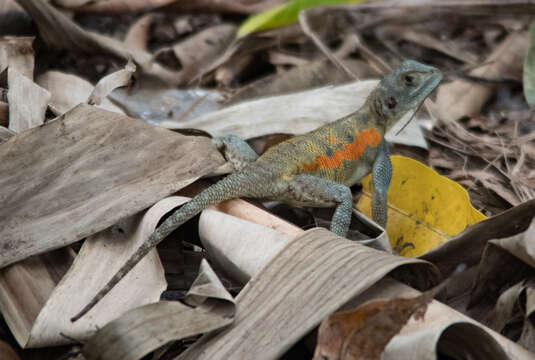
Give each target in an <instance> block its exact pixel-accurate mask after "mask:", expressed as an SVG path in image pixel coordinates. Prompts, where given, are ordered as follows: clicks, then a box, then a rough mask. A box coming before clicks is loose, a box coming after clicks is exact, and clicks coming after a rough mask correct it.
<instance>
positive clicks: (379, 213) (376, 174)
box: [372, 140, 392, 228]
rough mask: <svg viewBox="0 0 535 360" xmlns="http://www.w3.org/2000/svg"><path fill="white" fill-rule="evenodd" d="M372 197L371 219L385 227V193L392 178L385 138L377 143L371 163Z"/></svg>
mask: <svg viewBox="0 0 535 360" xmlns="http://www.w3.org/2000/svg"><path fill="white" fill-rule="evenodd" d="M372 176H373V197H372V219H373V221H375V222H376V223H378V224H379V225H381V226H382V227H383V228H385V227H386V216H387V205H386V200H387V194H388V187H389V186H390V180H391V179H392V163H391V162H390V151H389V150H388V144H387V142H386V141H385V140H383V141H382V142H381V144H379V153H378V154H377V158H376V159H375V162H374V164H373V170H372Z"/></svg>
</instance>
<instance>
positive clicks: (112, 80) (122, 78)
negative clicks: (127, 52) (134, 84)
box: [87, 60, 136, 105]
mask: <svg viewBox="0 0 535 360" xmlns="http://www.w3.org/2000/svg"><path fill="white" fill-rule="evenodd" d="M135 71H136V65H134V63H133V62H132V60H128V63H127V64H126V65H125V67H124V69H121V70H118V71H115V72H113V73H111V74H109V75H106V76H105V77H103V78H102V79H100V80H99V82H98V83H97V85H95V88H94V89H93V91H92V92H91V95H89V98H88V99H87V103H88V104H89V105H100V104H101V103H102V101H103V100H104V99H105V98H106V96H108V95H109V94H110V93H111V92H112V91H113V90H115V89H116V88H118V87H123V86H126V85H128V84H130V79H131V78H132V75H133V74H134V72H135Z"/></svg>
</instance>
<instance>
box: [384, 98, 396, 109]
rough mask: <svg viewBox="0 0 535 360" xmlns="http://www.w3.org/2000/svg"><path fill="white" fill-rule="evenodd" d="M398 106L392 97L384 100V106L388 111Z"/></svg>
mask: <svg viewBox="0 0 535 360" xmlns="http://www.w3.org/2000/svg"><path fill="white" fill-rule="evenodd" d="M397 104H398V102H397V100H396V99H395V98H394V97H393V96H390V97H389V98H388V99H387V100H386V106H388V108H389V109H393V108H395V107H396V105H397Z"/></svg>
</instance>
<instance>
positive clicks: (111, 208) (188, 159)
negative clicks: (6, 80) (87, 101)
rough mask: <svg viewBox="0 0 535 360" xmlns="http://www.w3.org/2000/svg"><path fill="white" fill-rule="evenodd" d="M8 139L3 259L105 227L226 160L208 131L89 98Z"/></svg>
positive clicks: (2, 154)
mask: <svg viewBox="0 0 535 360" xmlns="http://www.w3.org/2000/svg"><path fill="white" fill-rule="evenodd" d="M9 143H10V146H1V147H0V184H1V186H0V199H2V203H3V206H2V210H0V218H2V219H3V225H4V226H3V227H2V228H1V229H0V243H1V244H2V245H1V246H3V249H4V251H3V252H2V254H1V255H0V266H5V265H7V264H10V263H13V262H15V261H18V260H21V259H23V258H25V257H28V256H31V255H35V254H37V253H41V252H44V251H47V250H50V249H54V248H58V247H61V246H65V245H68V244H70V243H72V242H75V241H77V240H80V239H82V238H84V237H86V236H89V235H91V234H94V233H96V232H98V231H101V230H103V229H105V228H107V227H108V226H111V225H113V224H114V223H116V222H117V221H118V220H119V219H121V218H125V217H127V216H129V215H132V214H135V213H136V212H138V211H140V210H142V209H144V208H146V207H147V206H149V205H151V204H153V203H155V202H156V201H158V200H160V199H161V198H163V197H165V196H167V195H169V194H171V193H173V192H175V191H177V190H178V189H180V188H182V187H184V186H186V185H187V184H189V183H191V182H193V181H195V180H196V179H197V178H198V177H200V176H202V175H204V174H206V173H208V172H210V171H211V170H213V169H214V168H216V167H217V166H218V165H220V164H222V163H223V160H222V157H221V155H220V154H219V153H218V152H217V151H216V149H215V148H214V147H213V146H212V145H211V143H210V141H209V139H206V138H200V137H186V136H182V135H178V134H175V133H173V132H170V131H168V130H165V129H161V128H156V127H153V126H151V125H149V124H147V123H145V122H144V121H142V120H135V119H131V118H128V117H125V116H122V115H119V114H115V113H111V112H107V111H104V110H100V109H97V108H94V107H91V106H89V105H79V106H77V107H76V108H74V109H73V110H71V111H69V112H68V113H66V114H65V115H64V116H63V117H61V118H59V119H57V120H55V121H52V122H50V123H48V124H47V125H45V126H42V127H40V128H36V129H32V130H30V131H27V132H25V133H24V134H21V135H20V136H17V137H15V138H13V139H11V140H10V141H9ZM36 148H39V149H40V151H39V152H35V151H33V149H36ZM170 149H172V150H170ZM133 153H134V154H136V156H132V154H133ZM47 159H48V160H47ZM23 164H24V165H23ZM80 189H84V190H83V192H81V190H80ZM80 219H83V221H81V220H80Z"/></svg>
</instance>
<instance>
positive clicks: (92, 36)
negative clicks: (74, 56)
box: [17, 0, 181, 84]
mask: <svg viewBox="0 0 535 360" xmlns="http://www.w3.org/2000/svg"><path fill="white" fill-rule="evenodd" d="M17 1H18V3H19V4H20V5H21V6H22V7H23V8H24V9H25V10H26V11H27V12H28V14H29V15H30V16H31V17H32V19H33V20H34V21H35V23H36V25H37V28H38V29H39V35H40V36H41V38H42V39H43V41H44V42H45V43H47V44H48V45H49V46H51V47H54V48H58V49H67V50H70V51H78V52H81V53H88V54H95V53H96V54H99V53H100V54H108V55H111V56H114V57H117V58H120V59H123V60H125V61H126V60H129V59H133V60H134V62H135V63H136V65H138V66H139V67H140V69H141V70H143V71H144V72H146V73H149V74H152V75H154V76H157V77H159V78H160V79H162V80H164V81H167V82H169V83H171V84H177V83H179V82H180V79H181V76H180V73H177V72H173V71H170V70H168V69H166V68H164V67H163V66H161V65H160V64H158V63H155V62H154V61H153V58H152V55H151V54H150V53H148V52H146V51H143V50H141V49H137V48H133V47H128V46H126V45H125V44H124V43H122V42H120V41H117V40H116V39H113V38H110V37H106V36H103V35H100V34H97V33H94V32H90V31H86V30H84V29H82V28H81V27H80V26H78V25H77V24H76V23H74V22H73V21H72V20H71V19H69V18H68V17H67V16H66V15H64V14H62V13H61V12H60V11H58V10H57V9H55V8H54V7H53V6H51V5H50V4H49V3H48V2H45V1H40V0H17ZM67 35H68V36H67Z"/></svg>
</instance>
